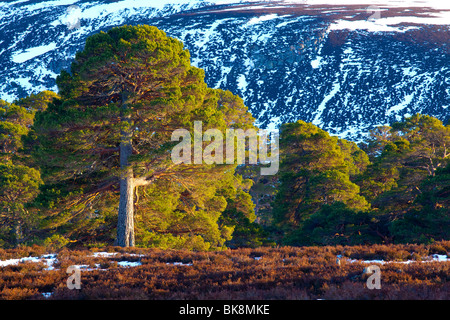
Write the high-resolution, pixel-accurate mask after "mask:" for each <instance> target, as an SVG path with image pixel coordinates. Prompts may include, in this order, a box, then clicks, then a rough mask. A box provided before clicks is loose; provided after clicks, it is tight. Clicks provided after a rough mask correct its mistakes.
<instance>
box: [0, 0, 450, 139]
mask: <svg viewBox="0 0 450 320" xmlns="http://www.w3.org/2000/svg"><path fill="white" fill-rule="evenodd" d="M449 13H450V7H449V5H448V4H445V1H435V0H428V1H425V2H423V1H422V2H415V1H381V0H377V1H365V2H364V1H357V0H335V1H327V0H310V1H306V0H285V1H238V0H236V1H232V0H216V1H214V0H211V1H201V0H196V1H187V0H160V1H135V0H122V1H97V2H89V1H84V0H81V1H76V0H63V1H23V0H19V1H15V2H1V3H0V17H1V18H0V80H1V81H0V99H4V100H7V101H13V100H15V99H17V98H20V97H24V96H26V95H28V94H30V93H36V92H39V91H42V90H45V89H50V90H54V91H56V90H57V88H56V86H55V78H56V76H57V75H58V74H59V72H60V71H61V70H63V69H65V70H68V69H69V66H70V63H71V61H72V59H73V57H74V55H75V53H76V52H77V51H79V50H81V49H82V48H83V45H84V42H85V39H86V37H88V36H89V35H91V34H94V33H97V32H99V31H101V30H108V29H109V28H111V27H113V26H119V25H123V24H131V25H136V24H150V25H155V26H157V27H158V28H160V29H162V30H164V31H166V33H167V34H168V35H170V36H173V37H176V38H178V39H180V40H182V41H183V42H184V44H185V46H186V47H187V48H188V49H189V50H190V52H191V61H192V63H193V64H194V65H196V66H198V67H200V68H203V69H204V70H205V74H206V82H207V83H208V85H209V86H211V87H217V88H222V89H228V90H231V91H232V92H233V93H235V94H239V95H240V96H241V97H243V99H244V101H245V103H246V105H247V106H248V107H249V108H250V111H251V112H252V113H253V115H254V116H255V118H257V124H258V125H259V126H260V127H262V128H275V127H277V126H278V125H279V124H281V123H284V122H292V121H296V120H298V119H302V120H305V121H308V122H313V123H314V124H316V125H318V126H320V127H321V128H323V129H325V130H327V131H329V132H330V133H332V134H336V135H339V136H341V137H343V138H347V139H352V140H355V141H356V140H359V139H361V138H362V136H363V135H362V134H363V133H364V132H366V131H367V129H369V128H373V127H374V126H377V125H383V124H388V123H391V122H392V121H397V120H401V119H402V118H403V117H404V116H409V115H412V114H415V113H417V112H420V113H424V114H429V115H432V116H435V117H437V118H439V119H441V120H442V121H444V122H446V121H448V119H449V118H450V112H449V109H448V106H449V105H450V86H449V84H450V69H449V66H450V58H449V54H450V48H449V44H450V33H449V23H450V14H449Z"/></svg>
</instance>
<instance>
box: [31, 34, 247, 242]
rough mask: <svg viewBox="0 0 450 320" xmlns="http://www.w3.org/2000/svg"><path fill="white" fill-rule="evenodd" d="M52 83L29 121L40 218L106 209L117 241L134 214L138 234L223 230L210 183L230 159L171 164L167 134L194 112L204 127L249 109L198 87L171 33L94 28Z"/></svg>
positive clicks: (207, 235)
mask: <svg viewBox="0 0 450 320" xmlns="http://www.w3.org/2000/svg"><path fill="white" fill-rule="evenodd" d="M57 84H58V87H59V94H60V95H61V98H60V99H59V100H56V101H55V102H54V103H53V104H51V105H50V106H49V108H48V109H47V110H46V111H45V112H42V113H38V115H37V117H36V122H35V130H36V132H37V134H38V137H39V141H40V143H41V146H40V148H38V150H37V152H36V156H37V157H38V158H39V159H40V162H41V164H42V168H43V172H44V174H45V177H46V184H47V189H46V190H47V191H48V192H47V195H48V197H47V198H46V196H45V195H44V196H42V200H43V203H44V202H45V203H46V204H47V205H48V206H51V207H52V210H53V212H54V214H52V215H53V218H54V219H49V220H48V227H50V226H52V225H53V226H54V227H57V226H58V225H61V224H63V223H72V226H73V222H74V221H76V220H77V219H78V222H79V223H80V224H81V226H82V227H83V225H84V224H85V221H87V220H86V219H81V218H79V217H81V216H83V215H84V216H86V215H87V216H88V217H89V218H92V219H93V220H95V219H96V218H98V219H100V217H101V216H102V214H103V217H104V216H105V212H106V213H107V214H106V215H107V216H109V217H110V216H111V214H112V212H114V211H115V212H117V214H116V216H117V239H116V240H117V241H116V244H117V245H120V246H134V245H135V232H134V230H135V219H134V217H135V215H138V216H139V219H138V220H139V221H138V223H139V226H138V227H139V228H138V229H139V230H142V231H143V234H142V236H141V238H140V240H141V241H143V242H144V243H145V242H146V241H147V242H148V241H149V242H152V241H156V240H155V239H160V241H163V242H164V241H165V243H167V242H170V243H172V244H173V243H175V242H177V241H178V240H180V238H181V237H183V236H187V235H190V238H189V239H190V241H194V242H195V241H197V240H198V239H199V238H202V237H203V239H210V241H209V240H208V241H209V243H212V246H216V245H219V246H220V243H223V239H225V238H228V237H229V236H230V235H229V233H230V232H227V231H226V230H224V229H222V230H220V228H219V227H218V226H217V220H218V218H219V216H220V214H221V212H222V211H223V210H224V209H225V208H226V199H225V198H224V197H220V196H218V190H219V189H220V188H221V187H222V186H220V183H219V182H220V180H221V179H222V178H223V177H224V176H225V175H233V174H234V168H235V165H234V164H232V165H216V164H208V165H207V164H205V163H202V164H185V163H181V164H175V163H174V162H172V161H171V151H172V148H173V147H174V145H175V144H176V143H174V142H172V141H171V135H172V133H173V132H174V130H176V129H180V128H184V129H187V130H189V131H190V132H192V128H193V123H194V121H202V125H203V130H206V129H208V128H217V129H219V130H223V131H224V130H225V128H227V127H235V128H250V127H252V122H253V118H252V117H251V115H250V114H249V113H248V112H247V108H246V107H245V106H244V104H243V102H242V99H240V98H238V97H237V96H234V95H232V94H231V93H230V92H225V91H222V90H214V89H210V88H208V87H207V85H206V84H205V81H204V72H203V70H201V69H198V68H196V67H193V66H191V64H190V56H189V52H188V51H187V50H186V49H184V48H183V44H182V43H181V42H180V41H178V40H176V39H173V38H170V37H168V36H166V34H165V33H164V32H163V31H160V30H158V29H157V28H156V27H151V26H122V27H117V28H113V29H111V30H109V31H108V32H100V33H98V34H95V35H93V36H90V37H89V38H88V39H87V40H86V45H85V48H84V50H83V51H81V52H79V53H77V54H76V57H75V60H74V62H73V63H72V65H71V70H70V72H65V71H63V72H61V74H60V75H59V76H58V78H57ZM52 194H53V195H54V198H55V200H52V199H51V198H52ZM59 195H60V197H59ZM58 197H59V198H58ZM55 203H58V204H57V205H56V207H55ZM136 208H137V209H138V212H135V209H136ZM102 222H104V221H101V219H100V220H99V223H100V224H101V223H102ZM91 227H92V226H91ZM92 228H93V229H92V230H94V229H95V228H96V226H93V227H92ZM69 229H70V228H69ZM70 230H71V231H70V232H71V235H72V236H75V235H76V234H77V232H78V231H76V230H75V229H74V228H72V229H70ZM106 231H107V232H110V230H109V231H108V230H105V232H106ZM221 232H222V233H221ZM91 235H92V237H96V236H98V234H96V233H95V231H92V234H91ZM166 235H171V236H172V237H171V238H167V237H165V236H166ZM222 238H223V239H222ZM161 239H162V240H161ZM186 239H187V238H186V237H185V238H183V239H182V241H181V242H183V241H187V240H186ZM193 239H194V240H193ZM195 239H197V240H195ZM220 239H222V240H220ZM208 241H207V242H208ZM169 246H171V245H169ZM175 246H176V245H175Z"/></svg>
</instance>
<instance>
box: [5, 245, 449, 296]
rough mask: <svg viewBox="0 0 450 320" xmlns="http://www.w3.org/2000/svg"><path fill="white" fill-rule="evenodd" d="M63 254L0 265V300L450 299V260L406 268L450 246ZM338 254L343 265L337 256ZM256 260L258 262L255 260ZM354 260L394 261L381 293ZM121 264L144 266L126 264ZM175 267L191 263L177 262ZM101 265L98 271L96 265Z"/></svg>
mask: <svg viewBox="0 0 450 320" xmlns="http://www.w3.org/2000/svg"><path fill="white" fill-rule="evenodd" d="M93 251H94V250H67V249H62V250H60V251H59V252H58V262H57V263H56V264H55V265H54V267H55V268H56V269H55V270H44V269H45V264H43V263H32V262H28V263H21V264H19V265H11V266H6V267H3V268H1V269H0V270H1V273H0V299H46V298H45V297H44V296H43V294H42V293H49V292H52V295H51V296H50V297H49V298H47V299H158V300H162V299H227V300H229V299H277V300H279V299H287V300H294V299H388V300H390V299H408V300H409V299H449V298H450V262H427V263H409V264H405V263H401V261H405V260H418V261H420V260H424V259H427V258H428V257H429V256H430V255H432V254H447V253H448V252H450V241H441V242H436V243H434V244H431V245H413V244H411V245H372V246H334V247H331V246H329V247H277V248H270V247H264V248H258V249H244V248H243V249H235V250H225V251H217V252H192V251H181V250H159V249H140V248H126V249H124V248H119V247H107V248H102V249H95V251H108V252H117V253H118V254H117V255H115V256H112V257H93V256H92V253H93ZM45 253H50V252H47V251H46V249H45V248H42V247H37V246H34V247H29V248H20V249H15V250H0V259H1V260H5V259H11V258H19V257H25V256H39V255H42V254H45ZM338 255H341V256H342V258H341V264H340V266H338V265H337V263H336V258H337V256H338ZM255 258H258V259H255ZM349 259H357V260H374V259H383V260H386V261H388V260H389V261H397V262H391V263H387V264H383V265H380V268H381V289H380V290H376V289H373V290H370V289H368V288H367V287H366V280H367V278H368V277H369V276H370V275H365V274H363V270H364V268H365V267H366V266H367V264H364V263H362V262H349ZM120 261H139V262H140V263H141V265H140V266H137V267H128V268H127V267H122V266H119V265H118V263H119V262H120ZM174 262H182V263H184V264H187V263H191V264H192V266H183V265H173V263H174ZM80 264H83V265H87V266H89V267H90V268H94V270H90V271H87V270H82V271H81V289H80V290H69V289H68V288H67V286H66V281H67V278H68V276H69V275H68V274H67V273H66V272H65V270H66V268H67V267H68V266H70V265H80ZM98 266H99V267H98Z"/></svg>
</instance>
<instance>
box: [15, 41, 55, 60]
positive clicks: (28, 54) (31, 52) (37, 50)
mask: <svg viewBox="0 0 450 320" xmlns="http://www.w3.org/2000/svg"><path fill="white" fill-rule="evenodd" d="M54 49H56V43H55V42H52V43H50V44H47V45H44V46H39V47H34V48H28V49H26V50H24V51H22V52H17V51H16V52H14V53H13V54H12V58H11V59H12V61H14V62H15V63H22V62H25V61H28V60H30V59H33V58H35V57H38V56H40V55H43V54H44V53H47V52H49V51H52V50H54Z"/></svg>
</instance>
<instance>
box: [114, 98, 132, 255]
mask: <svg viewBox="0 0 450 320" xmlns="http://www.w3.org/2000/svg"><path fill="white" fill-rule="evenodd" d="M126 108H127V106H126V94H123V95H122V109H123V110H126ZM123 121H126V122H128V123H129V122H130V119H129V117H128V116H126V115H125V116H123ZM121 134H122V139H121V140H122V141H121V143H120V168H121V169H122V173H121V177H120V199H119V215H118V222H117V245H119V246H121V247H134V188H135V185H134V174H133V168H132V167H131V166H130V164H129V162H128V159H129V157H130V156H131V153H132V150H133V147H132V133H131V128H128V129H126V130H124V131H123V132H122V133H121Z"/></svg>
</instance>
